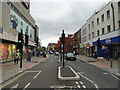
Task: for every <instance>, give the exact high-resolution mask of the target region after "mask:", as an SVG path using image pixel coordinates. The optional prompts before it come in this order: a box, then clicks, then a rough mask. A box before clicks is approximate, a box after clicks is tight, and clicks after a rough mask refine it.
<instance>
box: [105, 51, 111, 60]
mask: <svg viewBox="0 0 120 90" xmlns="http://www.w3.org/2000/svg"><path fill="white" fill-rule="evenodd" d="M106 57H107V61H109V59H110V52H109V50H108V49H107V50H106Z"/></svg>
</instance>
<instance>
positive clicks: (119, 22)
mask: <svg viewBox="0 0 120 90" xmlns="http://www.w3.org/2000/svg"><path fill="white" fill-rule="evenodd" d="M118 28H119V29H120V21H118Z"/></svg>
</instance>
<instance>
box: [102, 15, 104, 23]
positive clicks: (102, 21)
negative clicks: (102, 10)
mask: <svg viewBox="0 0 120 90" xmlns="http://www.w3.org/2000/svg"><path fill="white" fill-rule="evenodd" d="M101 21H102V22H104V14H103V15H102V16H101Z"/></svg>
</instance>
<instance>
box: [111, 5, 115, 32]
mask: <svg viewBox="0 0 120 90" xmlns="http://www.w3.org/2000/svg"><path fill="white" fill-rule="evenodd" d="M111 7H112V15H113V31H115V16H114V7H113V3H111Z"/></svg>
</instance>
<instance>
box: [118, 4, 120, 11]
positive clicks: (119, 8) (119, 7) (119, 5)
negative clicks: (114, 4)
mask: <svg viewBox="0 0 120 90" xmlns="http://www.w3.org/2000/svg"><path fill="white" fill-rule="evenodd" d="M118 13H120V2H118Z"/></svg>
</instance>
